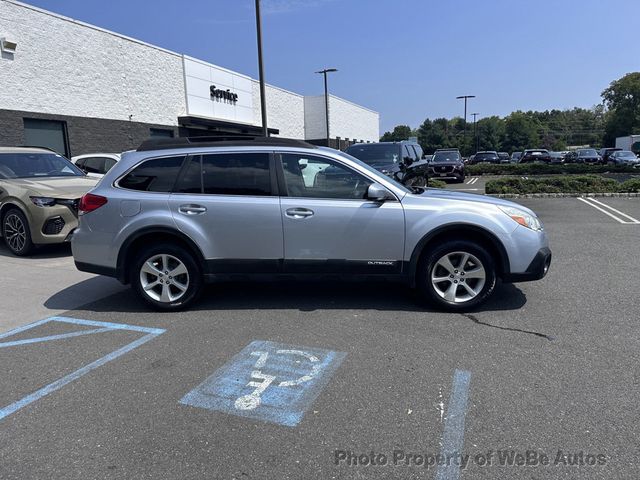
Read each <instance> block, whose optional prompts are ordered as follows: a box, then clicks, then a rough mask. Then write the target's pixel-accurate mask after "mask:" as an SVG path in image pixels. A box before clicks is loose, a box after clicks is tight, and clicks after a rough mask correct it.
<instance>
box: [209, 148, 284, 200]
mask: <svg viewBox="0 0 640 480" xmlns="http://www.w3.org/2000/svg"><path fill="white" fill-rule="evenodd" d="M202 184H203V192H204V193H205V194H210V195H252V196H265V195H271V177H270V174H269V154H268V153H221V154H215V155H203V156H202Z"/></svg>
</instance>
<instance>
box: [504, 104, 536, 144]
mask: <svg viewBox="0 0 640 480" xmlns="http://www.w3.org/2000/svg"><path fill="white" fill-rule="evenodd" d="M538 125H539V124H538V122H537V121H536V120H535V119H534V118H532V117H531V115H529V114H527V113H525V112H522V111H517V112H513V113H512V114H511V115H509V116H508V117H507V118H505V121H504V129H505V140H504V144H503V148H504V149H505V150H506V151H509V152H515V151H522V150H524V149H525V148H537V147H538V144H539V142H540V138H539V136H538Z"/></svg>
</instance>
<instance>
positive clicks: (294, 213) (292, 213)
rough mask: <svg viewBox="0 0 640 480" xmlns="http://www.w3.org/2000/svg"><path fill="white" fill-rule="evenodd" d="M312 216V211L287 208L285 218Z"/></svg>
mask: <svg viewBox="0 0 640 480" xmlns="http://www.w3.org/2000/svg"><path fill="white" fill-rule="evenodd" d="M312 215H313V210H309V209H308V208H289V209H287V217H289V218H307V217H310V216H312Z"/></svg>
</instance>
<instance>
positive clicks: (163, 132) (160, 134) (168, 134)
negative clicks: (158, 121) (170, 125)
mask: <svg viewBox="0 0 640 480" xmlns="http://www.w3.org/2000/svg"><path fill="white" fill-rule="evenodd" d="M149 136H150V137H151V138H173V130H169V129H166V128H150V129H149Z"/></svg>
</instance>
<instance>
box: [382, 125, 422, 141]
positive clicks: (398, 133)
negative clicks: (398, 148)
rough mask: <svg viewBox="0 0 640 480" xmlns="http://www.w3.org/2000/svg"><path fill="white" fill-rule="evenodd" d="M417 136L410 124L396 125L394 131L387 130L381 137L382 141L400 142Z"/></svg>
mask: <svg viewBox="0 0 640 480" xmlns="http://www.w3.org/2000/svg"><path fill="white" fill-rule="evenodd" d="M413 136H415V134H414V132H413V130H411V127H410V126H408V125H396V126H395V127H394V128H393V131H392V132H385V133H384V135H382V137H380V141H381V142H399V141H401V140H407V139H408V138H409V137H413Z"/></svg>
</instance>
